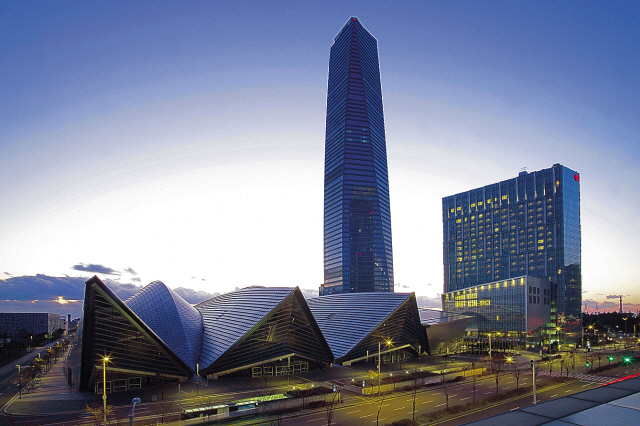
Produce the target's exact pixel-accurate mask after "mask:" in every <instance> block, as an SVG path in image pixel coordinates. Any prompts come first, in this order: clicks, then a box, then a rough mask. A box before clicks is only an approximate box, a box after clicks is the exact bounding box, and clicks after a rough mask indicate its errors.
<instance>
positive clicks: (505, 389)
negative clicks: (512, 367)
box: [502, 388, 511, 390]
mask: <svg viewBox="0 0 640 426" xmlns="http://www.w3.org/2000/svg"><path fill="white" fill-rule="evenodd" d="M507 389H511V388H503V389H502V390H507Z"/></svg>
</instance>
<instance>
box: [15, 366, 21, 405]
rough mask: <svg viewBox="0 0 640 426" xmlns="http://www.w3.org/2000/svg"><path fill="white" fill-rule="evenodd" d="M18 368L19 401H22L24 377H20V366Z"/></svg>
mask: <svg viewBox="0 0 640 426" xmlns="http://www.w3.org/2000/svg"><path fill="white" fill-rule="evenodd" d="M16 367H18V399H22V376H21V375H20V364H18V365H16Z"/></svg>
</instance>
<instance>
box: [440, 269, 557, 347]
mask: <svg viewBox="0 0 640 426" xmlns="http://www.w3.org/2000/svg"><path fill="white" fill-rule="evenodd" d="M442 305H443V307H444V310H445V311H446V312H450V313H455V314H461V315H468V316H470V317H472V318H471V319H470V321H469V325H468V330H472V331H473V333H477V334H476V336H475V337H483V336H487V335H488V334H494V335H498V336H501V337H503V338H506V339H511V341H513V342H514V343H516V344H517V345H524V344H525V342H526V341H527V338H529V339H530V340H531V339H534V338H539V331H540V328H541V327H542V326H544V324H546V323H548V322H549V320H550V318H551V283H550V282H549V281H547V280H545V279H542V278H536V277H531V276H528V275H524V276H521V277H517V278H511V279H508V280H501V281H494V282H491V283H487V284H481V285H476V286H472V287H469V288H465V289H461V290H457V291H451V292H448V293H444V294H443V295H442Z"/></svg>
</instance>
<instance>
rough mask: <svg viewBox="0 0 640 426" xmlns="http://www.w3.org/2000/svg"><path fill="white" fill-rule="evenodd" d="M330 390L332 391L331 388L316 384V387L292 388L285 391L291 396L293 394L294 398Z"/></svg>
mask: <svg viewBox="0 0 640 426" xmlns="http://www.w3.org/2000/svg"><path fill="white" fill-rule="evenodd" d="M331 392H333V389H329V388H328V387H326V386H318V387H317V388H311V389H294V390H290V391H288V392H287V393H288V394H289V395H291V396H295V397H296V398H306V397H307V396H314V395H324V394H326V393H331Z"/></svg>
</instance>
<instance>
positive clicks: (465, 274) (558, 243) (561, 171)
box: [442, 164, 582, 335]
mask: <svg viewBox="0 0 640 426" xmlns="http://www.w3.org/2000/svg"><path fill="white" fill-rule="evenodd" d="M442 222H443V234H444V239H443V252H444V292H445V293H449V292H455V291H458V290H463V289H467V288H470V287H473V286H477V285H479V284H486V283H491V282H496V281H499V280H506V279H510V278H515V277H519V276H524V275H529V276H533V277H538V278H544V279H546V280H548V281H549V282H550V283H551V320H550V322H549V323H548V324H547V330H548V331H549V334H550V335H553V334H554V333H555V330H556V327H558V326H559V327H562V332H563V333H564V334H565V335H569V334H571V333H572V332H574V330H575V331H579V330H580V322H581V307H582V306H581V305H582V274H581V267H580V263H581V241H580V175H579V174H578V173H577V172H575V171H573V170H571V169H569V168H567V167H564V166H562V165H560V164H554V165H553V167H551V168H549V169H544V170H540V171H536V172H532V173H527V172H521V173H520V174H519V176H518V177H516V178H513V179H509V180H506V181H503V182H499V183H496V184H493V185H487V186H484V187H482V188H477V189H473V190H471V191H467V192H463V193H460V194H456V195H452V196H449V197H445V198H443V199H442Z"/></svg>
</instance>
